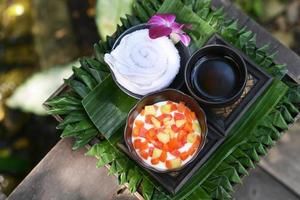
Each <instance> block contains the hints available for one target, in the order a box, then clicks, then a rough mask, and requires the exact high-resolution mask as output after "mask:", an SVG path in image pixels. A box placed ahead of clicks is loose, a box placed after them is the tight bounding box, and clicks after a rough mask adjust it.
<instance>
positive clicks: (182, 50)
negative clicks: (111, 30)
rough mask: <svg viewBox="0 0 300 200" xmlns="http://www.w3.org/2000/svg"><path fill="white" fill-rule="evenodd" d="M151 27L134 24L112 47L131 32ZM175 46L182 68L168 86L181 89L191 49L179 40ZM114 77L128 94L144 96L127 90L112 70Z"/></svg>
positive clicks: (135, 96)
mask: <svg viewBox="0 0 300 200" xmlns="http://www.w3.org/2000/svg"><path fill="white" fill-rule="evenodd" d="M146 28H149V25H147V24H139V25H136V26H133V27H131V28H129V29H127V30H126V31H125V32H124V33H122V34H121V35H120V37H118V39H117V40H116V41H115V43H114V45H113V47H112V49H115V48H116V47H117V46H118V45H119V44H120V42H121V40H122V38H123V37H124V36H125V35H127V34H130V33H132V32H134V31H137V30H141V29H146ZM175 47H176V48H177V50H178V52H179V56H180V69H179V72H178V74H177V75H176V77H175V79H174V80H173V82H172V83H171V85H169V87H168V88H173V89H180V88H181V87H182V86H183V85H184V68H185V66H186V63H187V62H188V59H189V58H190V56H191V55H190V51H189V49H188V47H186V46H185V45H184V44H183V43H182V42H178V43H177V44H176V45H175ZM111 74H112V77H113V79H114V81H115V82H116V84H117V85H118V87H119V88H120V89H121V90H122V91H123V92H125V93H126V94H128V95H129V96H131V97H134V98H136V99H140V98H142V97H143V95H139V94H135V93H132V92H131V91H129V90H127V89H126V88H125V87H123V86H122V85H121V84H119V83H118V81H117V79H116V77H115V76H114V73H113V72H112V71H111Z"/></svg>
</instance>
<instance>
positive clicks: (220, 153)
mask: <svg viewBox="0 0 300 200" xmlns="http://www.w3.org/2000/svg"><path fill="white" fill-rule="evenodd" d="M287 89H288V87H287V86H286V85H285V84H283V83H282V82H281V81H279V80H276V79H275V80H274V81H273V83H272V85H271V86H270V88H269V89H268V90H267V92H266V93H264V94H263V95H262V96H261V97H260V98H259V99H258V101H257V102H256V103H255V104H254V105H252V107H251V108H250V109H249V111H248V112H247V113H246V114H245V115H244V116H243V117H242V118H241V120H240V121H239V123H238V124H237V125H236V126H235V127H234V128H233V130H232V131H231V132H230V134H229V136H228V138H227V139H226V140H225V142H224V143H223V144H222V145H221V146H220V147H219V148H218V149H217V151H216V152H215V153H214V154H213V155H212V156H211V157H210V158H209V160H208V161H207V162H206V163H205V164H204V165H203V166H202V167H201V170H199V171H198V172H197V173H196V174H195V175H194V176H193V177H192V178H191V179H190V180H189V181H188V183H187V184H186V185H185V186H184V187H183V188H182V189H181V190H180V191H179V192H178V193H177V194H176V196H175V198H174V199H176V200H177V199H182V198H185V197H187V196H188V195H189V194H191V193H192V192H193V189H194V188H195V187H197V186H200V185H201V184H202V183H203V181H204V180H206V179H207V178H208V177H209V175H210V174H211V173H213V172H214V171H215V170H216V169H217V167H218V166H219V165H220V163H222V161H223V160H224V159H225V158H226V157H227V156H229V155H230V154H231V153H232V152H233V151H234V150H235V149H236V148H237V147H238V146H239V144H242V143H243V141H245V140H246V139H247V138H249V137H250V133H251V132H252V131H253V130H254V129H255V127H256V126H257V125H258V123H259V122H260V120H262V119H264V117H265V116H267V115H268V113H269V112H271V111H272V110H273V108H274V106H275V105H276V104H277V103H278V102H279V101H280V99H281V98H282V97H283V96H284V95H285V93H286V92H287Z"/></svg>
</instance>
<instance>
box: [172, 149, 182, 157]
mask: <svg viewBox="0 0 300 200" xmlns="http://www.w3.org/2000/svg"><path fill="white" fill-rule="evenodd" d="M170 153H171V154H172V155H173V156H175V157H179V156H180V152H179V151H178V150H177V149H175V150H173V151H171V152H170Z"/></svg>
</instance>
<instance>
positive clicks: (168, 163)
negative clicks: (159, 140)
mask: <svg viewBox="0 0 300 200" xmlns="http://www.w3.org/2000/svg"><path fill="white" fill-rule="evenodd" d="M166 167H167V168H168V169H172V162H171V161H170V160H167V161H166Z"/></svg>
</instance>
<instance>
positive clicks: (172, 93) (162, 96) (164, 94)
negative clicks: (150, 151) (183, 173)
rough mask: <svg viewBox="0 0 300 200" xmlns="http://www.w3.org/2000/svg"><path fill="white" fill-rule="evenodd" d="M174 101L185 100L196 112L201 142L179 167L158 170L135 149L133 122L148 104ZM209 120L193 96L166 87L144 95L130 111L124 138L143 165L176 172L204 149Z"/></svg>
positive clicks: (134, 155) (133, 154) (130, 150)
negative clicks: (187, 159) (207, 120)
mask: <svg viewBox="0 0 300 200" xmlns="http://www.w3.org/2000/svg"><path fill="white" fill-rule="evenodd" d="M169 100H170V101H173V102H177V103H179V102H184V103H185V105H186V106H187V107H189V108H190V109H191V111H193V112H195V114H196V116H197V119H198V121H199V124H200V127H201V130H202V132H201V136H202V140H201V144H200V145H199V147H198V150H197V152H196V153H195V155H194V156H193V157H192V159H191V160H190V161H189V162H187V163H186V164H184V165H183V166H181V167H180V168H177V169H169V170H163V171H162V170H158V169H156V168H154V167H152V166H151V165H148V164H147V163H146V162H144V161H143V160H142V159H141V158H140V157H139V155H138V154H137V152H136V151H135V149H134V147H133V144H132V141H131V134H132V128H133V122H134V120H135V118H136V117H137V116H138V114H139V113H140V112H141V111H142V110H143V109H144V107H145V106H146V105H152V104H155V103H158V102H161V101H169ZM207 129H208V128H207V122H206V115H205V112H204V111H203V109H202V108H201V107H200V105H199V104H198V102H197V101H196V100H195V99H193V98H192V97H190V96H188V95H186V94H184V93H183V92H180V91H178V90H175V89H165V90H161V91H159V92H155V93H151V94H148V95H146V96H144V97H143V98H142V99H141V100H140V101H139V102H138V103H137V104H136V105H135V106H134V107H133V108H132V109H131V111H130V112H129V113H128V117H127V121H126V127H125V130H124V140H125V143H126V145H127V147H128V149H129V152H130V154H131V157H132V158H133V159H134V160H135V161H136V162H137V163H138V164H139V165H141V166H143V167H144V168H146V169H150V170H152V171H155V172H158V173H167V172H175V171H180V170H182V169H183V168H184V167H185V166H187V165H188V164H189V163H191V162H192V161H193V160H194V159H195V158H196V157H197V155H198V153H199V152H200V151H201V150H202V149H203V147H204V145H205V143H206V136H207Z"/></svg>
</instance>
